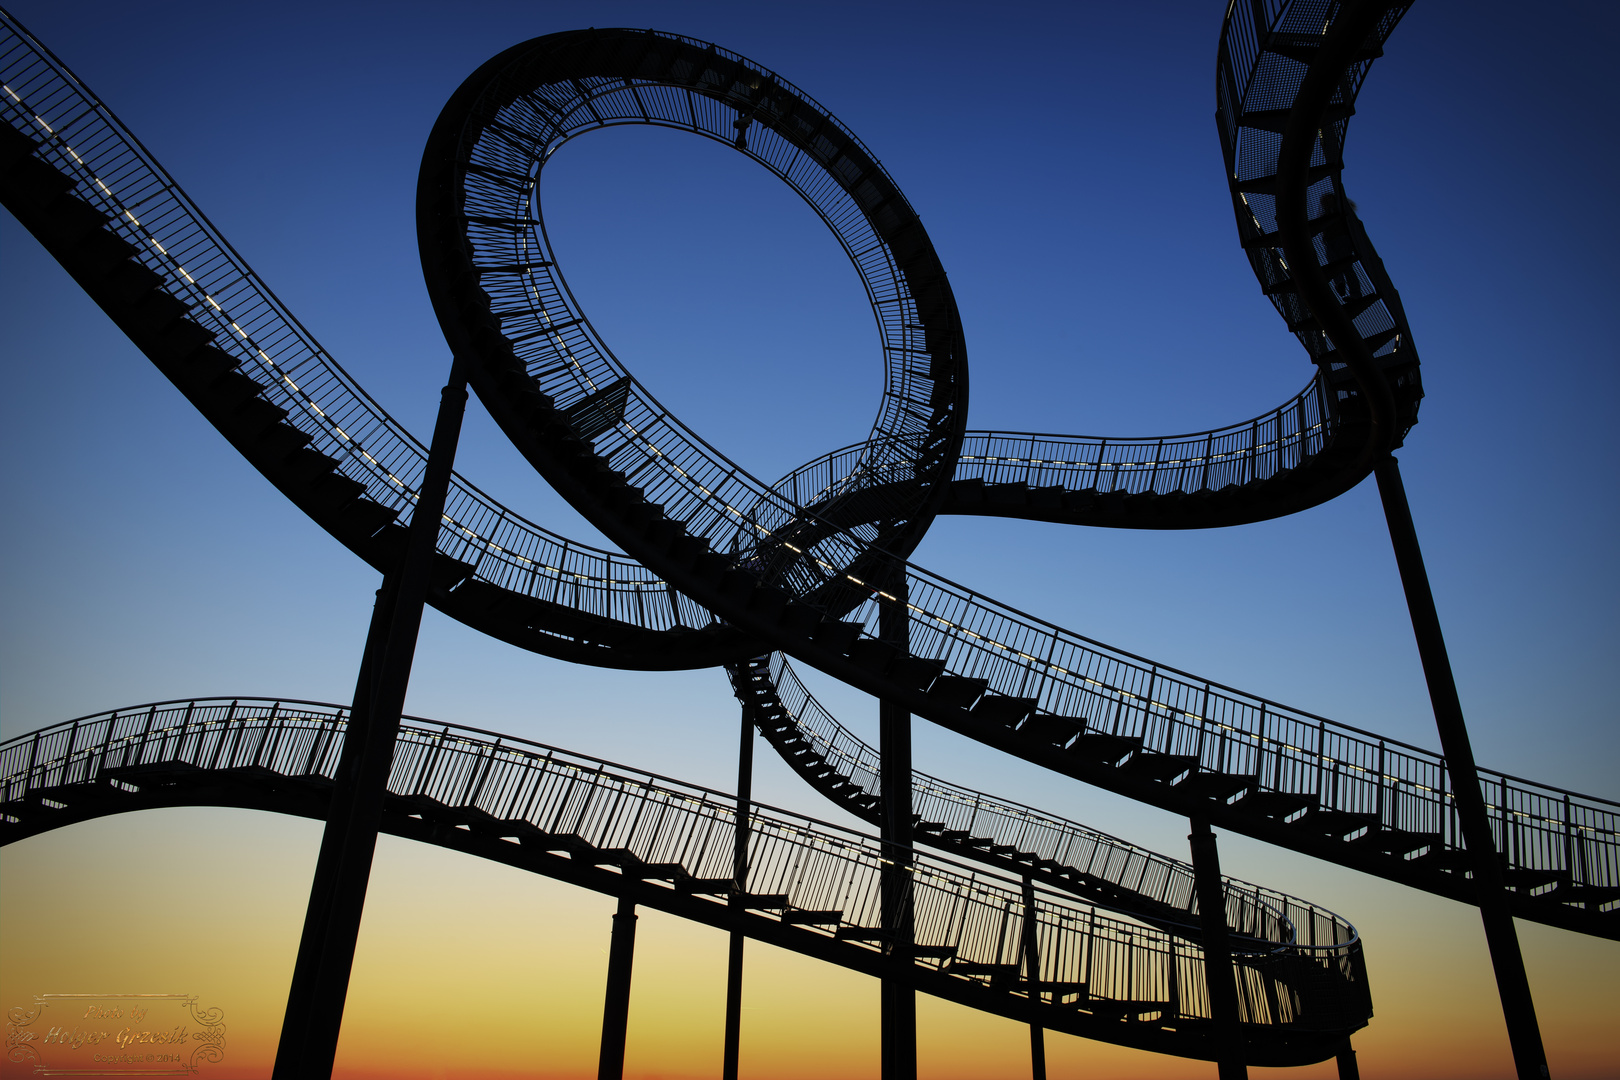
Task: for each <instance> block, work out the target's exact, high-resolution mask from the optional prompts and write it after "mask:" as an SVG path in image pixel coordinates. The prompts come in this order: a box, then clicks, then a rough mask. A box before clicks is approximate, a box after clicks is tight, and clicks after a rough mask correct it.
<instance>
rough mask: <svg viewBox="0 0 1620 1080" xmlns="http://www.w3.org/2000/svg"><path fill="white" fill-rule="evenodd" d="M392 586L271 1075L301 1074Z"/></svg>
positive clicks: (383, 600) (369, 658) (370, 654)
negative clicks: (302, 1059) (343, 824)
mask: <svg viewBox="0 0 1620 1080" xmlns="http://www.w3.org/2000/svg"><path fill="white" fill-rule="evenodd" d="M398 584H399V579H398V575H397V574H395V575H389V576H388V577H385V578H384V579H383V584H382V587H381V588H379V589H378V590H377V599H376V601H375V603H374V604H373V605H372V609H371V628H370V629H369V630H368V631H367V633H366V647H365V650H364V651H363V652H362V653H361V654H360V674H359V676H358V677H357V678H356V679H355V687H354V699H353V702H352V703H351V705H350V708H349V723H348V725H347V726H346V728H345V730H344V736H343V748H342V750H341V751H340V752H339V754H338V764H337V775H336V777H335V778H334V784H333V788H332V801H331V804H330V806H329V807H328V809H327V824H326V829H325V831H323V832H322V834H321V847H320V853H319V854H318V855H317V856H316V859H315V876H314V880H313V881H312V882H311V883H310V889H309V905H308V907H307V908H306V910H305V913H304V929H303V933H302V935H301V936H300V937H299V941H298V959H297V961H296V962H295V963H294V965H293V977H292V985H291V987H290V989H289V991H288V994H287V1011H286V1013H285V1015H284V1017H283V1019H282V1022H281V1038H280V1041H279V1043H278V1044H277V1047H276V1064H275V1072H274V1075H275V1076H276V1077H282V1076H296V1075H299V1073H300V1072H301V1068H300V1065H299V1062H300V1058H301V1055H302V1053H303V1050H304V1048H305V1046H306V1040H307V1039H308V1037H309V1008H310V1005H311V988H312V986H313V983H314V980H315V979H316V978H317V977H318V976H319V973H320V966H321V950H322V948H323V947H324V946H325V944H326V931H327V926H328V924H329V923H330V921H331V914H332V896H333V891H334V889H335V888H336V886H337V880H338V867H339V863H340V862H341V860H342V856H343V828H342V823H343V822H345V821H347V820H348V818H349V815H350V814H351V813H352V812H353V807H354V784H355V772H356V769H357V767H358V763H359V760H360V752H361V748H362V747H363V746H364V745H365V742H366V738H365V723H366V717H367V716H368V715H369V714H370V711H371V708H370V705H371V686H372V675H373V672H374V671H375V670H376V666H377V657H378V655H379V654H380V653H381V652H382V649H383V644H384V643H385V642H386V641H387V639H388V627H389V623H390V622H391V621H392V618H393V611H394V598H395V596H396V595H397V593H398V588H397V586H398Z"/></svg>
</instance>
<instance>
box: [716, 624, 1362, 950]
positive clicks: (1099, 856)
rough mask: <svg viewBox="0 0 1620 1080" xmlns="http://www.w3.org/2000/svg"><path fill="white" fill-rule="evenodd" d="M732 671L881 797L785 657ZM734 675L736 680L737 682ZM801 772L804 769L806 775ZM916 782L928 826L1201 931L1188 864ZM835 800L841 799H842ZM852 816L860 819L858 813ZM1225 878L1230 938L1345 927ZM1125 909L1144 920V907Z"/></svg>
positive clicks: (826, 758) (861, 745)
mask: <svg viewBox="0 0 1620 1080" xmlns="http://www.w3.org/2000/svg"><path fill="white" fill-rule="evenodd" d="M733 670H734V671H737V672H739V673H741V672H743V671H745V670H746V671H747V672H749V673H756V674H763V675H765V676H766V677H768V678H769V680H770V685H771V687H772V691H773V693H774V694H775V695H776V698H777V700H778V702H779V703H780V704H781V705H782V706H783V708H784V710H785V711H786V713H787V715H788V717H789V718H790V719H791V721H792V723H793V725H794V728H795V730H796V731H797V732H798V734H799V735H800V737H801V738H803V739H804V740H805V742H806V743H807V744H808V745H810V746H811V747H812V748H813V751H814V752H815V753H816V754H817V756H818V759H819V763H821V764H826V765H828V766H830V767H831V768H832V769H833V771H834V773H835V774H836V775H837V776H839V777H840V778H842V779H843V780H844V781H845V782H846V783H848V784H850V785H852V786H853V787H855V788H856V789H858V790H860V791H861V792H863V793H864V794H866V795H869V796H878V795H880V794H881V770H880V769H879V764H880V758H879V755H878V751H877V750H876V749H875V748H874V747H872V746H871V745H870V744H868V743H866V742H864V741H863V740H861V739H860V738H859V737H858V736H856V735H855V734H854V733H853V732H851V731H850V730H849V729H848V728H846V727H844V725H843V724H841V723H839V722H838V719H837V718H836V717H834V716H833V715H832V713H831V712H829V711H828V710H827V709H826V708H825V706H823V705H822V704H821V703H820V702H819V701H817V700H816V698H815V696H814V695H813V694H811V693H810V690H809V688H808V687H806V686H805V685H804V683H803V682H802V681H801V680H800V679H799V676H798V673H797V672H796V671H794V669H793V666H792V664H790V663H789V662H788V660H787V658H786V657H785V656H784V655H783V654H781V653H773V654H771V656H770V657H769V661H768V664H765V665H761V664H759V662H758V661H755V662H754V664H753V665H752V666H750V667H749V668H747V669H743V668H741V667H740V666H733ZM733 678H734V681H735V680H736V679H737V676H736V675H734V676H733ZM744 696H745V694H744V690H743V688H742V687H739V688H738V697H739V699H742V698H743V697H744ZM755 723H756V725H757V726H759V727H760V729H761V730H762V731H763V732H765V734H766V737H767V738H773V736H772V733H771V731H770V730H769V728H768V727H767V726H766V725H765V724H764V723H763V722H761V721H760V720H758V719H756V721H755ZM779 749H780V748H779ZM784 756H785V755H784ZM804 771H805V772H806V773H808V771H809V770H804ZM812 783H815V781H812ZM822 786H825V785H822ZM911 786H912V799H913V811H914V812H915V813H916V814H918V815H919V816H920V818H921V820H922V821H923V822H933V823H937V824H938V825H940V826H942V827H943V828H946V829H954V830H961V831H963V832H964V833H966V834H968V835H971V836H974V837H979V838H982V839H986V840H989V841H990V844H991V845H992V846H994V845H1008V846H1011V847H1015V848H1016V849H1017V850H1019V851H1021V852H1025V853H1028V854H1029V855H1030V856H1032V858H1031V859H1030V860H1028V861H1031V862H1036V861H1040V860H1051V861H1052V862H1054V863H1056V864H1059V865H1063V866H1068V867H1071V868H1073V869H1075V870H1078V871H1080V872H1081V873H1082V874H1085V875H1086V876H1088V877H1093V878H1096V879H1100V880H1102V881H1106V882H1108V883H1109V884H1111V885H1114V886H1116V887H1118V888H1120V889H1122V890H1124V891H1125V892H1126V893H1128V894H1130V895H1132V896H1135V897H1139V898H1141V899H1143V900H1146V901H1148V902H1149V903H1151V904H1156V905H1164V906H1165V907H1168V908H1172V909H1175V910H1177V911H1179V912H1180V913H1181V918H1180V919H1179V920H1173V921H1176V922H1178V924H1179V925H1181V926H1183V927H1185V928H1189V929H1192V930H1193V931H1194V932H1196V933H1201V932H1202V929H1201V926H1200V924H1199V923H1198V920H1197V918H1196V915H1197V911H1198V901H1197V896H1196V894H1195V890H1194V887H1193V870H1192V867H1191V866H1189V865H1187V864H1186V863H1182V862H1179V861H1177V860H1175V859H1171V858H1167V857H1166V856H1163V855H1160V854H1158V853H1157V852H1154V851H1149V850H1148V849H1146V848H1142V847H1139V846H1138V845H1135V844H1132V843H1130V842H1129V841H1126V840H1121V839H1119V838H1118V837H1115V836H1111V835H1109V834H1107V833H1104V832H1101V831H1099V830H1097V829H1093V828H1091V827H1090V826H1087V825H1082V824H1079V823H1078V822H1074V821H1069V820H1067V819H1064V818H1061V817H1058V816H1057V815H1055V814H1049V813H1047V812H1045V811H1042V810H1037V809H1035V808H1033V807H1030V806H1026V805H1024V804H1022V803H1018V802H1014V801H1012V800H1009V799H1002V798H998V797H996V796H993V795H988V794H986V793H984V792H981V791H975V790H973V789H970V788H964V787H961V786H959V785H956V784H952V783H950V782H949V781H946V780H941V779H939V778H938V777H935V776H931V775H929V774H927V773H924V772H921V771H920V770H919V771H914V772H913V773H912V784H911ZM831 797H833V798H834V799H835V801H837V796H831ZM845 801H846V802H848V800H845ZM846 808H849V809H855V808H854V807H846ZM855 812H856V813H857V814H859V813H860V811H859V810H858V809H855ZM917 838H918V842H919V843H924V844H926V843H929V842H930V838H929V836H928V834H927V832H926V830H919V831H918V832H917ZM1223 880H1224V882H1225V889H1226V896H1227V911H1226V917H1227V926H1228V927H1229V929H1230V930H1231V932H1232V933H1234V934H1237V935H1241V936H1243V937H1246V938H1249V939H1252V941H1253V942H1266V943H1269V944H1271V945H1274V946H1287V945H1291V944H1292V943H1293V942H1294V940H1295V938H1296V931H1295V927H1296V926H1297V925H1298V924H1299V923H1300V922H1302V921H1306V920H1310V919H1317V918H1321V919H1326V920H1328V921H1332V922H1343V921H1342V920H1341V919H1340V918H1339V916H1337V915H1334V914H1333V913H1332V912H1329V911H1327V910H1325V909H1322V908H1319V907H1317V906H1316V905H1314V904H1312V903H1310V902H1309V901H1306V900H1301V899H1299V898H1298V897H1294V896H1289V895H1288V894H1286V893H1281V892H1277V891H1276V890H1272V889H1267V888H1265V887H1263V886H1259V885H1254V884H1252V883H1250V882H1246V881H1242V880H1240V879H1237V878H1232V877H1226V878H1224V879H1223ZM1093 902H1094V903H1098V904H1100V905H1101V906H1103V907H1108V908H1110V909H1113V910H1127V909H1126V908H1124V907H1120V906H1117V905H1116V904H1115V903H1110V902H1108V901H1106V900H1099V899H1094V900H1093ZM1128 913H1134V914H1138V915H1140V914H1141V912H1140V911H1136V912H1128ZM1154 915H1155V916H1156V919H1155V922H1156V924H1158V925H1165V924H1166V921H1165V919H1164V914H1163V913H1162V912H1158V911H1155V912H1154ZM1343 926H1344V935H1345V939H1346V940H1348V939H1349V938H1351V937H1354V936H1355V929H1354V927H1352V926H1350V924H1349V923H1347V922H1344V923H1343Z"/></svg>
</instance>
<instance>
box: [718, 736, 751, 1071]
mask: <svg viewBox="0 0 1620 1080" xmlns="http://www.w3.org/2000/svg"><path fill="white" fill-rule="evenodd" d="M753 796H754V709H753V706H752V705H744V706H743V707H742V736H741V738H740V739H739V741H738V744H737V821H736V834H735V837H734V839H733V842H732V849H731V875H732V885H731V908H732V916H733V918H741V917H742V915H743V913H744V912H746V911H747V906H746V901H747V895H748V818H749V812H750V810H751V808H752V805H753ZM744 940H745V939H744V936H743V932H742V928H741V927H737V926H733V927H732V929H731V944H730V951H729V953H728V954H727V957H726V1045H725V1054H724V1057H723V1060H722V1063H721V1068H720V1075H721V1077H722V1080H737V1061H738V1056H739V1050H740V1048H741V1044H742V976H743V942H744Z"/></svg>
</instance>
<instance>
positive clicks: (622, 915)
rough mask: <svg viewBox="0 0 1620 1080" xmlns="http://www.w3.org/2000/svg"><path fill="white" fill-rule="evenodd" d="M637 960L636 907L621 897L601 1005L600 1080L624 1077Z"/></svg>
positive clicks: (614, 924) (597, 1067)
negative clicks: (631, 996) (627, 1032)
mask: <svg viewBox="0 0 1620 1080" xmlns="http://www.w3.org/2000/svg"><path fill="white" fill-rule="evenodd" d="M635 958H636V905H635V903H634V902H633V901H631V900H630V898H629V897H625V896H621V897H619V910H618V911H617V912H615V913H614V915H613V944H611V945H610V946H608V970H607V1000H606V1001H605V1002H603V1004H602V1058H601V1061H600V1062H599V1063H598V1065H597V1066H596V1077H597V1080H620V1078H621V1077H623V1076H624V1033H625V1029H626V1028H627V1027H628V1026H629V1024H630V969H631V967H632V966H633V965H634V961H635Z"/></svg>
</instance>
